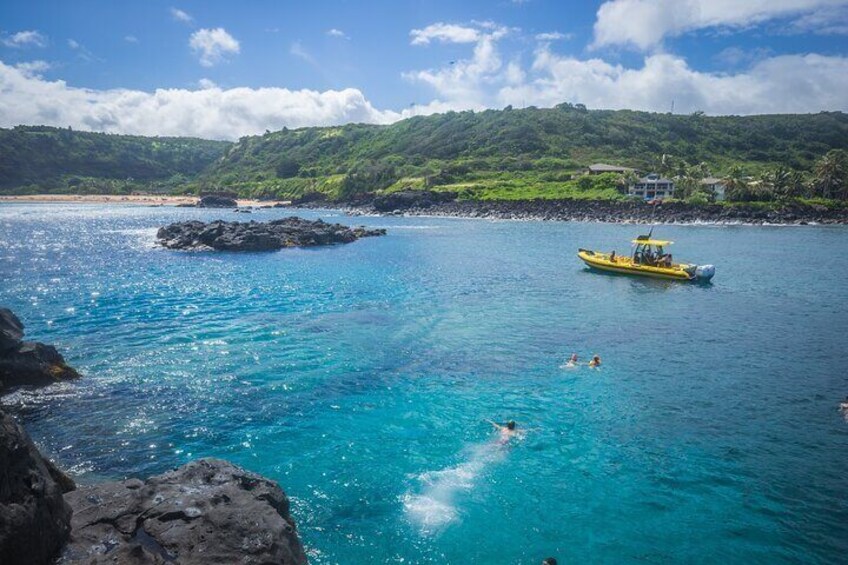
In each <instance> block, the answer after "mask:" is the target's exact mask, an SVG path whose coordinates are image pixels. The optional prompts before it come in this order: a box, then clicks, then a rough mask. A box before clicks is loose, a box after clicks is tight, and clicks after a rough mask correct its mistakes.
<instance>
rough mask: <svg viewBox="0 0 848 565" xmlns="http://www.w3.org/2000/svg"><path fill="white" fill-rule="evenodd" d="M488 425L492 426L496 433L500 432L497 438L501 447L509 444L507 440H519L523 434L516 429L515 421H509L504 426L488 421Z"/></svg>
mask: <svg viewBox="0 0 848 565" xmlns="http://www.w3.org/2000/svg"><path fill="white" fill-rule="evenodd" d="M489 423H490V424H492V425H493V426H494V427H495V429H496V430H498V432H500V437H499V438H498V443H499V444H501V445H505V444H507V443H509V440H511V439H512V438H519V437H521V436H522V435H523V434H522V432H519V431H518V429H516V428H517V427H518V426H517V425H516V423H515V420H509V421H507V423H506V424H498V423H497V422H493V421H491V420H489Z"/></svg>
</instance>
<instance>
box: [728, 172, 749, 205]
mask: <svg viewBox="0 0 848 565" xmlns="http://www.w3.org/2000/svg"><path fill="white" fill-rule="evenodd" d="M721 182H722V183H723V184H724V191H725V192H724V196H725V198H727V199H728V200H735V201H743V200H747V199H748V192H749V191H748V177H747V176H745V171H743V170H742V167H740V166H738V165H736V166H734V167H733V168H731V169H730V171H728V173H727V174H726V175H725V176H724V178H723V179H721Z"/></svg>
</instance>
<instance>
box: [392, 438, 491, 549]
mask: <svg viewBox="0 0 848 565" xmlns="http://www.w3.org/2000/svg"><path fill="white" fill-rule="evenodd" d="M468 453H469V456H468V458H467V459H466V460H465V461H464V462H462V463H460V464H459V465H453V466H451V467H446V468H444V469H439V470H436V471H427V472H424V473H422V474H420V475H419V476H418V480H419V482H420V483H421V484H422V485H423V489H422V490H421V492H420V493H418V494H414V493H406V494H405V495H404V496H403V506H404V510H405V511H406V514H407V516H408V517H409V519H410V521H411V522H412V523H414V524H416V525H417V526H418V527H420V528H421V530H422V531H424V532H432V531H434V530H438V529H440V528H443V527H445V526H447V525H448V524H450V523H451V522H454V521H456V520H457V519H459V516H460V511H459V509H458V508H457V501H456V499H457V496H458V495H459V494H460V493H461V492H463V491H470V490H471V489H473V488H474V487H475V485H476V484H477V480H478V479H479V478H480V476H481V475H482V474H483V472H484V471H485V470H486V469H487V468H488V467H490V466H491V465H494V464H496V463H498V462H500V461H502V460H503V458H504V457H505V456H506V453H507V446H506V445H505V444H503V443H502V442H499V441H497V440H495V441H490V442H486V443H483V444H477V445H474V446H472V447H471V448H469V449H468Z"/></svg>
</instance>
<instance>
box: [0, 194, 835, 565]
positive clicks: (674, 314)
mask: <svg viewBox="0 0 848 565" xmlns="http://www.w3.org/2000/svg"><path fill="white" fill-rule="evenodd" d="M286 213H287V212H284V211H280V210H273V211H262V212H258V213H255V214H253V216H252V218H253V219H269V218H273V217H280V216H282V215H284V214H286ZM301 215H304V216H307V217H318V216H320V217H323V218H325V219H329V220H334V221H341V222H343V223H365V224H369V225H373V226H381V227H386V228H388V229H389V235H388V236H386V237H383V238H371V239H364V240H361V241H358V242H356V243H353V244H350V245H346V246H338V247H332V248H324V249H309V250H297V249H295V250H284V251H280V252H274V253H257V254H221V253H185V252H174V251H166V250H162V249H158V248H155V247H154V246H153V245H152V242H153V239H154V234H155V230H156V228H157V227H158V226H160V225H163V224H165V223H168V222H171V221H176V220H180V219H189V218H199V219H214V218H216V217H221V216H223V217H225V218H226V219H235V214H233V213H232V212H230V211H202V210H193V209H176V208H141V207H116V206H110V207H106V206H89V205H44V204H42V205H26V204H4V205H0V304H5V305H7V306H8V307H11V308H12V309H13V310H15V311H16V312H17V313H18V314H19V315H20V317H21V318H22V319H23V321H24V323H25V324H26V326H27V332H28V336H29V337H31V338H32V339H39V340H42V341H45V342H49V343H54V344H56V345H57V346H58V347H59V348H60V350H61V351H62V352H64V353H65V356H66V358H67V360H68V362H69V363H70V364H72V365H74V366H75V367H77V368H78V369H79V370H80V371H81V372H82V373H84V375H85V376H84V378H83V379H81V380H80V381H78V382H75V383H73V384H67V385H60V386H56V387H53V388H50V389H47V390H45V391H42V392H38V393H27V394H17V395H14V396H12V397H11V398H8V399H7V401H9V402H12V403H14V404H17V405H18V407H19V413H20V414H21V416H22V418H23V420H24V422H25V425H26V427H27V429H28V430H29V431H30V433H31V434H32V435H33V437H34V438H35V439H36V440H37V441H38V443H39V444H40V445H41V446H42V447H43V448H44V449H45V450H46V451H47V452H48V453H50V454H51V455H52V456H54V457H55V458H56V459H57V460H58V462H59V463H60V464H61V465H62V466H64V467H66V468H68V469H70V470H71V471H72V472H73V473H76V474H77V477H78V479H79V480H81V481H83V482H85V481H96V480H102V479H104V478H120V477H125V476H142V477H143V476H147V475H149V474H152V473H157V472H161V471H163V470H166V469H168V468H170V467H173V466H176V465H179V464H182V463H184V462H186V461H188V460H190V459H193V458H197V457H201V456H216V457H223V458H226V459H229V460H232V461H234V462H235V463H238V464H240V465H242V466H244V467H246V468H248V469H250V470H253V471H256V472H258V473H261V474H263V475H266V476H269V477H271V478H273V479H275V480H277V481H279V482H280V484H281V485H282V486H283V487H284V489H285V490H286V492H287V493H288V494H289V496H290V497H291V499H292V502H293V514H294V516H295V518H296V519H297V521H298V527H299V529H300V533H301V536H302V538H303V541H304V543H305V544H306V546H307V548H308V552H309V555H310V557H311V559H312V561H313V562H315V563H396V562H404V563H430V562H432V563H529V564H537V563H539V562H540V561H541V559H542V558H543V557H546V556H549V555H553V556H556V557H558V558H559V559H561V561H560V562H561V563H585V562H594V563H604V562H606V563H621V562H648V563H676V562H690V563H708V562H717V561H721V560H724V561H730V562H736V563H743V562H744V563H748V562H752V563H753V562H757V563H781V562H783V563H787V562H807V563H834V562H840V561H843V562H844V560H845V559H846V555H848V502H846V500H848V466H846V454H848V423H846V421H845V420H844V419H843V417H842V416H841V415H840V414H839V412H838V411H837V404H838V402H839V400H840V399H841V398H843V397H844V396H845V395H846V394H848V357H846V351H845V349H846V347H845V346H846V343H847V342H848V341H846V336H848V283H846V279H848V230H846V229H845V228H824V227H798V228H781V227H710V226H662V227H660V228H658V229H657V230H656V231H655V235H658V236H662V237H666V238H670V239H674V240H676V241H677V242H678V243H677V245H676V246H675V249H674V252H675V257H677V258H680V259H688V260H692V261H694V262H700V263H706V262H709V263H715V264H716V265H717V275H716V278H715V279H714V284H712V285H710V286H694V285H685V284H680V283H674V282H663V281H653V280H641V279H631V278H626V277H619V276H608V275H599V274H594V273H590V272H588V271H586V270H584V268H583V266H582V264H580V263H579V261H578V260H577V258H576V256H575V252H576V249H577V248H578V247H589V248H599V249H603V250H609V249H613V248H618V250H619V252H622V251H624V250H626V249H627V248H628V242H629V240H630V239H631V238H632V237H633V236H635V235H636V234H637V233H639V232H640V231H642V229H641V228H640V227H637V226H620V225H606V224H589V223H559V222H550V223H544V222H489V221H473V220H456V219H433V218H347V217H344V216H339V215H338V214H336V213H333V212H328V211H320V212H302V213H301ZM238 219H239V220H245V216H238ZM572 352H577V353H579V354H580V355H581V356H582V357H583V358H584V359H586V358H588V356H590V355H591V354H593V353H599V354H600V355H601V356H602V357H603V360H604V365H603V367H602V368H601V369H600V370H590V369H588V368H587V367H581V368H579V369H577V370H564V369H562V368H560V365H561V364H562V363H563V362H564V360H565V359H566V358H567V357H568V355H570V354H571V353H572ZM508 418H513V419H515V420H517V421H518V423H519V427H520V428H527V429H528V431H527V434H526V436H525V438H524V439H523V440H522V441H518V442H515V443H514V444H513V445H512V446H510V447H506V448H504V447H499V446H498V445H497V443H496V442H495V435H494V433H493V430H492V428H491V426H490V425H489V424H488V423H486V420H487V419H496V420H501V421H502V420H505V419H508Z"/></svg>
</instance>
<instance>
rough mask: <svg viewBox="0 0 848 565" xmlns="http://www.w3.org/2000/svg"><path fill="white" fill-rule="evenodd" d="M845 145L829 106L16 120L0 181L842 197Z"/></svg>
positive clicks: (847, 132) (846, 130)
mask: <svg viewBox="0 0 848 565" xmlns="http://www.w3.org/2000/svg"><path fill="white" fill-rule="evenodd" d="M846 149H848V115H846V114H844V113H841V112H821V113H818V114H805V115H761V116H719V117H709V116H705V115H703V114H700V113H696V114H692V115H688V116H684V115H672V114H655V113H648V112H634V111H628V110H621V111H607V110H586V108H584V107H583V106H581V105H571V104H561V105H559V106H557V107H555V108H550V109H538V108H527V109H522V110H514V109H511V108H509V107H508V108H506V109H504V110H486V111H484V112H471V111H468V112H459V113H457V112H449V113H447V114H439V115H433V116H426V117H415V118H411V119H408V120H404V121H401V122H397V123H395V124H392V125H387V126H377V125H363V124H350V125H345V126H339V127H313V128H301V129H296V130H287V129H284V130H282V131H278V132H273V133H271V132H268V133H266V134H265V135H261V136H248V137H244V138H242V139H240V140H239V141H238V142H236V143H228V142H221V141H203V140H198V139H189V138H146V137H139V136H123V135H107V134H98V133H83V132H73V131H70V130H63V129H57V128H49V127H16V128H13V129H11V130H0V190H3V191H5V192H9V191H18V192H20V191H26V192H44V191H56V192H126V191H129V190H154V191H169V192H188V191H196V190H199V189H201V188H227V189H235V190H238V191H239V192H240V193H242V194H243V195H245V196H248V195H249V196H269V197H271V196H273V197H281V198H297V197H301V196H303V195H305V194H308V193H316V192H317V193H323V194H325V195H326V196H328V197H329V198H349V197H352V196H355V195H357V194H362V193H367V192H375V191H394V190H401V189H404V188H430V189H433V190H450V191H456V192H458V193H459V194H460V196H461V197H462V198H475V199H504V198H506V199H525V198H623V196H622V194H621V191H620V187H621V184H622V180H623V179H622V178H621V177H618V176H617V175H611V174H607V175H599V176H596V177H583V176H581V172H582V170H583V169H584V167H586V166H587V165H589V164H591V163H595V162H605V163H610V164H617V165H627V166H630V167H635V168H638V169H641V170H643V171H657V172H660V173H662V174H665V175H669V176H673V177H676V178H677V179H678V180H679V182H678V185H679V186H681V187H683V190H682V191H681V193H682V194H683V195H684V196H689V197H692V196H696V195H695V194H694V193H695V192H697V188H698V183H697V179H699V178H702V177H704V176H709V175H714V176H722V177H724V176H733V177H734V178H735V179H736V182H735V185H736V186H735V191H734V193H735V195H736V199H739V200H770V199H774V198H776V197H777V196H807V197H811V196H825V197H828V198H842V197H843V193H844V192H845V187H844V185H845V182H844V178H845V169H846V168H848V164H846V158H845V150H846ZM834 150H835V151H834ZM829 152H830V157H828V159H829V161H827V163H824V164H822V162H823V161H824V160H825V159H824V158H825V156H826V155H828V154H829ZM822 175H825V177H826V178H825V180H824V181H821V178H823V177H822ZM822 182H824V183H825V184H822ZM817 183H818V184H817ZM686 187H688V188H686ZM822 187H824V188H822ZM844 197H848V195H844Z"/></svg>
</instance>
